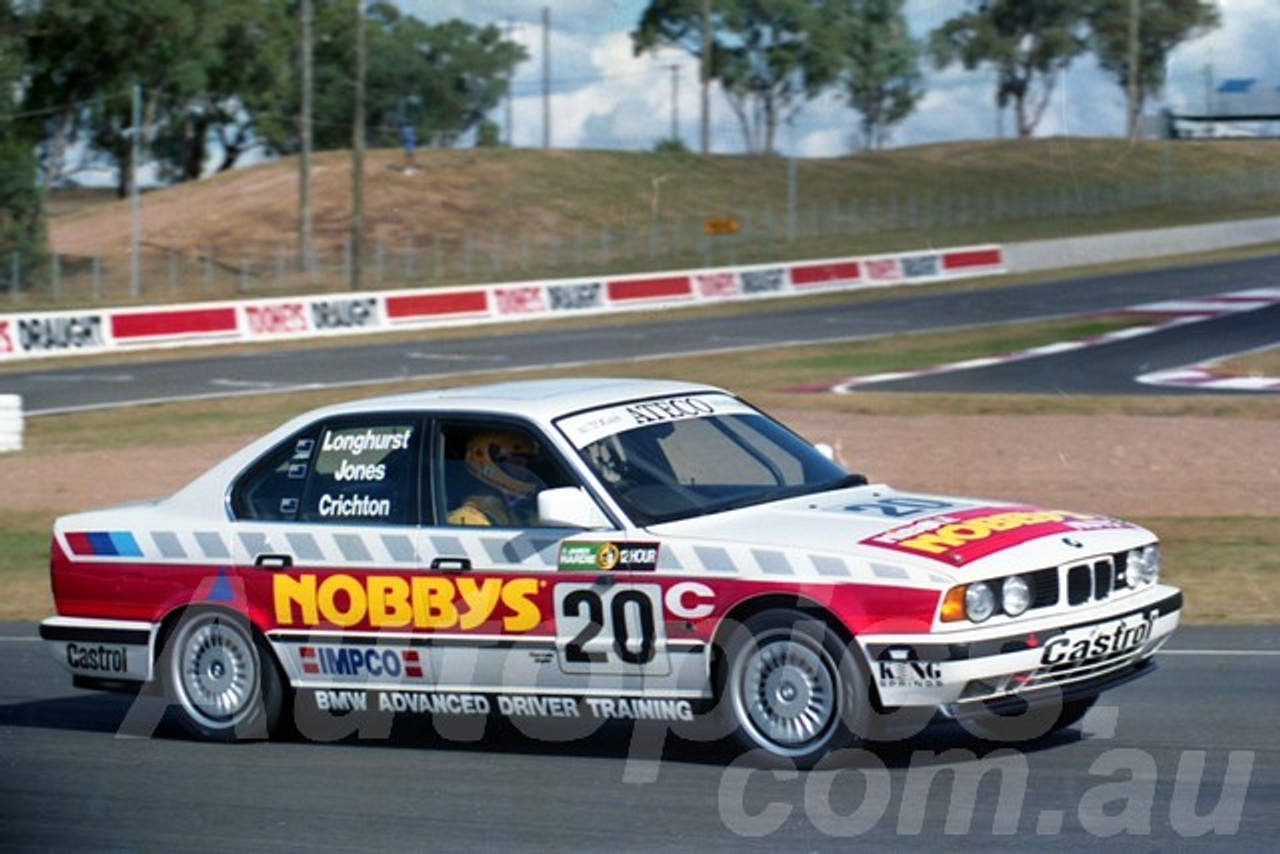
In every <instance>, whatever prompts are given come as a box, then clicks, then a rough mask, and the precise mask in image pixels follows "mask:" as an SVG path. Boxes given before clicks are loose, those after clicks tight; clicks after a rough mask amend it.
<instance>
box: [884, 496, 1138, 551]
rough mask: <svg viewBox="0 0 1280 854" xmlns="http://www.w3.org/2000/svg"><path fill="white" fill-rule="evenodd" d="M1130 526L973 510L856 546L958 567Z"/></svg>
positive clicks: (1070, 516) (1011, 510)
mask: <svg viewBox="0 0 1280 854" xmlns="http://www.w3.org/2000/svg"><path fill="white" fill-rule="evenodd" d="M1131 527H1133V526H1132V525H1130V524H1128V523H1127V522H1121V521H1119V520H1117V519H1110V518H1108V517H1106V516H1095V515H1091V514H1088V513H1071V512H1068V511H1065V510H1041V509H1039V508H1036V507H978V508H973V509H970V510H961V511H957V512H955V513H945V514H942V515H938V516H930V517H928V518H925V519H920V520H918V521H915V522H911V523H909V524H906V525H900V526H899V527H897V528H891V529H890V530H888V531H885V532H883V533H880V534H877V535H875V536H874V537H868V538H867V539H865V540H863V541H862V542H863V544H864V545H869V546H879V547H880V548H885V549H891V550H893V551H897V552H906V553H907V554H915V555H921V556H924V557H931V558H935V559H937V560H940V561H944V562H946V563H949V564H963V563H968V562H970V561H974V560H977V559H978V558H981V557H985V556H987V555H989V554H993V553H995V552H998V551H1001V550H1003V549H1007V548H1011V547H1012V546H1016V545H1018V544H1020V543H1025V542H1027V541H1029V540H1035V539H1039V538H1041V537H1049V536H1053V535H1054V534H1061V533H1070V532H1075V531H1097V530H1116V529H1120V528H1131Z"/></svg>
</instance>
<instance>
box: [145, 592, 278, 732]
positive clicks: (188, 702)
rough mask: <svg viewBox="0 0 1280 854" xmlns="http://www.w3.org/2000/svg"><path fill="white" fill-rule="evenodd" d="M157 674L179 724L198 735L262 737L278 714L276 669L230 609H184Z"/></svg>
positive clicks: (240, 619)
mask: <svg viewBox="0 0 1280 854" xmlns="http://www.w3.org/2000/svg"><path fill="white" fill-rule="evenodd" d="M161 675H162V678H163V680H164V686H165V690H166V693H167V694H168V696H169V699H170V700H171V701H172V702H173V703H174V705H176V706H177V707H178V712H179V716H180V719H181V721H182V724H183V726H184V727H185V728H186V729H187V730H188V731H190V732H191V733H193V734H194V735H197V736H199V737H200V738H205V739H210V740H214V741H237V740H243V739H253V738H267V737H268V736H269V734H270V732H271V731H272V730H273V729H274V728H275V727H276V725H277V723H278V722H279V720H280V717H281V710H282V707H283V693H284V692H283V687H282V680H281V678H280V674H279V672H278V671H277V670H276V667H275V663H274V662H273V661H272V660H271V658H270V655H269V654H267V653H266V652H265V651H264V650H262V649H261V648H260V646H259V645H258V643H257V642H256V641H255V640H254V636H253V631H252V629H251V628H250V627H249V625H248V624H247V623H246V622H245V620H244V619H242V618H240V617H237V616H235V615H232V614H228V613H225V612H221V611H200V612H195V613H188V614H186V615H184V616H183V617H182V618H181V620H180V621H179V623H178V625H177V627H176V628H175V629H174V631H173V633H172V634H171V635H170V636H169V638H168V641H167V642H166V644H165V649H164V654H163V656H162V661H161Z"/></svg>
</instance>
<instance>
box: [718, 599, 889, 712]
mask: <svg viewBox="0 0 1280 854" xmlns="http://www.w3.org/2000/svg"><path fill="white" fill-rule="evenodd" d="M775 610H776V611H798V612H800V613H802V614H806V615H808V616H811V617H813V618H814V619H817V620H820V621H822V622H823V623H824V624H826V625H827V626H828V627H829V628H830V629H831V630H832V631H833V632H835V633H836V635H837V636H838V637H839V638H840V642H841V643H843V644H844V645H845V646H846V647H848V648H849V651H850V654H851V656H852V658H853V660H854V662H855V663H856V665H857V667H858V669H859V671H860V672H862V674H863V675H864V676H865V677H866V687H867V690H868V691H869V692H870V693H869V697H870V700H871V703H872V705H873V707H874V708H875V709H876V710H878V711H883V710H884V708H885V707H884V704H883V701H882V700H881V699H880V691H879V688H878V687H877V686H876V684H875V680H874V679H872V678H871V674H870V668H871V664H870V662H868V661H866V659H865V657H864V655H863V653H862V649H861V648H860V647H859V645H858V643H857V641H856V640H855V638H856V635H855V633H854V632H853V631H852V630H851V629H850V628H849V627H848V626H847V625H845V624H844V623H843V622H842V621H841V620H840V618H839V617H837V616H836V615H835V612H833V611H832V610H831V609H830V608H829V607H827V606H826V605H824V604H823V603H821V602H819V601H818V600H817V599H815V598H813V597H812V596H805V595H803V594H800V593H762V594H759V595H757V596H752V597H749V598H747V599H743V600H742V601H740V602H737V603H735V604H734V605H733V607H731V608H730V609H729V610H728V611H726V612H725V614H724V616H722V617H721V618H720V621H719V622H718V623H717V624H716V627H715V630H714V631H713V632H712V635H711V641H710V643H709V645H708V647H709V649H708V655H709V659H710V660H709V661H708V676H709V677H710V679H711V689H712V693H713V701H714V702H715V703H717V704H718V703H719V701H720V697H721V692H722V691H723V689H724V675H725V667H726V664H727V662H726V661H725V643H726V642H727V640H728V638H729V636H730V634H731V633H732V632H733V630H734V628H735V627H736V626H739V625H741V624H742V623H743V622H745V621H746V620H748V619H750V618H751V617H754V616H755V615H757V614H762V613H765V612H766V611H775Z"/></svg>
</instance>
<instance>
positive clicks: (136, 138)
mask: <svg viewBox="0 0 1280 854" xmlns="http://www.w3.org/2000/svg"><path fill="white" fill-rule="evenodd" d="M132 108H133V109H132V113H133V116H132V119H131V121H132V123H133V139H132V140H130V147H129V161H130V162H129V172H130V179H129V295H130V296H133V297H136V296H138V295H139V294H140V293H141V292H142V267H141V264H142V259H141V258H140V257H138V256H139V254H140V253H141V252H142V241H141V238H140V235H141V231H142V216H141V210H140V208H139V200H138V173H139V171H140V169H141V166H142V87H141V86H140V85H138V84H137V83H134V84H133V104H132Z"/></svg>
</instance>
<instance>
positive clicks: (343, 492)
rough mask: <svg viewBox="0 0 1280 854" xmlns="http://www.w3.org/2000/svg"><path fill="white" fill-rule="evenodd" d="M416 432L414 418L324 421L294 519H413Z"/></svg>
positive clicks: (371, 521)
mask: <svg viewBox="0 0 1280 854" xmlns="http://www.w3.org/2000/svg"><path fill="white" fill-rule="evenodd" d="M419 432H420V430H419V427H418V424H417V421H416V419H402V420H396V419H393V420H376V421H375V420H353V421H345V422H337V423H330V424H326V425H325V426H324V428H323V429H322V430H321V431H320V435H319V437H318V438H317V440H316V447H315V452H314V454H313V455H312V462H311V471H310V472H309V473H308V475H307V487H306V490H305V491H304V492H303V498H302V506H301V508H300V509H299V511H298V521H301V522H324V523H328V524H340V525H341V524H347V525H351V524H365V525H413V524H417V521H418V508H417V494H418V488H417V486H418V485H417V471H418V466H417V461H418V453H417V449H418V444H419V443H418V434H419Z"/></svg>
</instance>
